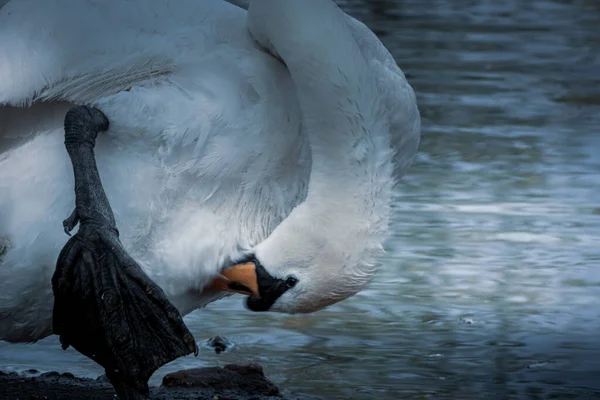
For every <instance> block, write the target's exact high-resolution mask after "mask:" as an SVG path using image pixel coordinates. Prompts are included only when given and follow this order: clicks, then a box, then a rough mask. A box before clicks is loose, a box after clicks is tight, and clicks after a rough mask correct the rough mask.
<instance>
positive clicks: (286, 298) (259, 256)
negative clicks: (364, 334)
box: [221, 202, 381, 314]
mask: <svg viewBox="0 0 600 400" xmlns="http://www.w3.org/2000/svg"><path fill="white" fill-rule="evenodd" d="M309 204H310V202H307V203H305V204H303V205H301V206H299V207H297V208H296V209H295V210H294V211H293V212H292V215H290V216H289V217H288V218H287V219H286V220H284V221H283V222H282V223H281V224H280V225H279V226H278V227H277V229H275V231H274V232H273V233H272V234H271V235H270V236H269V237H268V238H267V239H266V240H265V241H263V242H262V243H260V244H259V245H258V246H257V247H256V248H254V250H253V251H252V253H251V254H250V255H248V256H247V257H246V258H244V259H242V260H239V262H238V263H237V264H235V265H234V266H233V267H231V268H227V269H225V270H224V271H222V275H223V278H224V280H223V281H222V282H221V288H222V289H225V290H231V291H235V292H238V293H243V294H247V295H249V296H248V298H247V300H246V306H247V308H248V309H250V310H252V311H275V312H282V313H290V314H293V313H310V312H314V311H318V310H321V309H323V308H325V307H327V306H329V305H332V304H334V303H337V302H339V301H341V300H344V299H346V298H348V297H350V296H352V295H354V294H356V293H357V292H359V291H360V290H361V289H363V288H364V287H365V285H366V284H367V283H368V282H369V280H370V278H371V277H372V275H373V274H374V272H375V262H374V259H375V257H374V256H376V254H375V253H379V252H380V251H381V246H376V247H377V249H374V248H373V247H372V245H373V241H372V239H373V238H374V237H377V236H379V235H377V234H374V232H368V231H367V230H364V231H363V230H357V225H356V222H357V221H355V220H354V221H351V219H352V218H349V217H348V216H346V220H340V219H339V218H340V216H339V215H338V216H335V217H334V216H332V218H333V219H330V218H328V217H323V218H318V217H315V215H314V210H313V213H312V214H311V216H310V218H308V217H307V215H306V214H305V212H308V210H307V209H308V208H309V207H308V206H309ZM303 206H305V207H303ZM303 214H304V217H306V218H302V215H303ZM315 219H320V220H321V223H320V224H318V225H313V223H314V221H315ZM304 221H305V222H304ZM359 226H360V225H359ZM363 226H364V225H363ZM369 247H370V249H369Z"/></svg>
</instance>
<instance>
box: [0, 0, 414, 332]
mask: <svg viewBox="0 0 600 400" xmlns="http://www.w3.org/2000/svg"><path fill="white" fill-rule="evenodd" d="M264 48H267V49H269V51H270V52H271V53H272V54H275V55H276V56H277V57H273V56H272V55H270V54H268V53H267V52H266V51H264ZM279 57H280V58H281V59H282V60H283V61H284V62H285V64H284V63H282V62H281V61H279V60H278V58H279ZM73 103H92V104H93V105H95V106H96V107H98V108H99V109H100V110H102V111H103V112H104V113H105V114H106V115H107V116H108V118H109V120H110V122H111V126H110V129H109V132H108V133H107V134H105V135H104V136H101V137H99V138H98V143H97V146H96V155H97V160H98V166H99V170H100V174H101V176H102V180H103V183H104V187H105V190H106V193H107V195H108V198H109V200H110V202H111V205H112V207H113V209H114V211H115V214H116V220H117V226H119V229H120V231H121V240H122V242H123V244H124V246H125V247H126V248H127V249H128V250H129V251H130V253H131V255H132V256H133V257H134V258H135V259H136V260H137V261H138V262H139V263H140V264H141V265H142V267H144V268H145V270H146V272H147V273H148V275H149V276H150V277H151V278H152V279H153V280H154V281H156V282H157V283H158V284H159V285H160V286H161V287H162V288H163V290H164V291H165V293H166V294H167V295H168V297H169V298H170V299H171V301H172V302H173V303H174V304H175V305H176V306H177V308H178V309H179V310H180V311H181V312H182V313H183V314H185V313H188V312H190V311H192V310H194V309H195V308H198V307H201V306H203V305H205V304H206V303H208V302H210V301H212V300H214V299H216V298H218V297H219V296H220V295H219V294H217V293H206V292H202V290H203V288H204V287H205V286H206V285H207V283H208V282H209V280H210V279H212V277H214V276H215V274H217V273H218V271H219V270H221V269H222V268H223V267H225V266H227V265H228V264H229V263H231V261H232V260H235V259H238V258H241V257H242V256H243V255H244V254H246V253H247V252H249V251H251V252H252V253H253V254H254V255H255V256H256V258H257V259H259V260H260V262H261V263H262V264H263V265H264V267H265V268H266V270H267V271H269V273H270V274H271V275H273V276H277V277H281V278H283V279H285V277H286V276H289V275H293V276H295V277H297V278H299V283H298V287H297V288H295V289H294V290H290V292H289V294H288V293H286V294H285V295H283V296H281V299H279V300H278V301H277V302H276V303H275V304H274V305H273V308H272V309H273V310H275V311H283V312H309V311H313V310H316V309H318V308H322V307H323V306H325V305H327V304H331V303H333V302H335V301H339V300H340V299H342V298H345V297H348V296H349V295H352V294H354V293H356V292H357V291H358V290H360V288H362V287H363V286H364V285H365V284H366V282H367V281H368V278H369V277H370V276H371V275H372V273H373V272H374V269H375V265H376V257H377V255H378V254H379V253H380V251H381V248H382V247H381V246H382V244H383V241H384V240H385V238H386V236H387V226H388V220H389V213H390V202H391V192H392V185H393V183H394V179H395V178H398V177H399V176H401V174H402V173H404V171H405V170H406V168H407V167H408V166H409V165H410V163H411V161H412V159H413V156H414V154H415V152H416V148H417V145H418V141H419V129H420V127H419V124H420V122H419V121H420V120H419V114H418V111H417V107H416V103H415V97H414V94H413V91H412V89H411V88H410V86H409V85H408V83H407V82H406V80H405V78H404V75H403V74H402V72H401V71H400V70H399V69H398V67H397V66H396V64H395V62H394V60H393V59H392V57H391V56H390V55H389V53H388V52H387V51H386V50H385V48H384V47H383V45H382V44H381V43H380V42H379V41H378V39H377V38H376V37H375V35H374V34H372V33H371V32H370V31H369V30H368V29H367V28H366V27H365V26H364V25H362V24H360V23H359V22H357V21H356V20H354V19H352V18H350V17H348V16H347V15H345V14H344V13H342V12H341V11H340V10H339V9H337V7H335V5H333V3H332V2H330V1H329V0H302V1H295V0H253V1H252V2H251V6H250V10H249V12H248V14H247V13H246V11H245V10H242V9H239V8H237V7H235V6H232V5H230V4H228V3H225V2H223V1H222V0H202V1H197V0H173V1H169V0H150V1H148V0H131V1H127V2H124V1H120V0H110V1H94V0H63V1H61V2H59V4H58V6H57V3H55V2H48V1H45V0H13V1H11V2H9V3H8V4H7V5H5V6H4V7H3V8H2V9H0V104H5V105H10V106H7V107H4V108H0V152H1V153H0V238H4V239H0V245H1V243H2V240H3V241H4V242H6V243H8V246H7V250H5V252H4V255H3V256H0V339H6V340H14V341H27V340H37V339H39V338H41V337H44V336H46V335H48V334H49V333H50V327H51V316H52V314H51V310H52V292H51V287H50V277H51V275H52V272H53V271H54V265H55V262H56V258H57V255H58V252H59V251H60V249H61V247H62V246H63V245H64V243H65V241H66V236H65V235H64V234H63V233H62V225H61V223H62V220H63V219H64V218H65V217H66V216H67V215H68V214H69V212H70V211H71V209H72V208H73V205H74V194H73V186H72V185H73V183H72V172H71V169H70V164H69V160H68V157H67V156H66V152H65V151H64V146H63V132H62V121H63V118H64V114H65V112H66V111H67V110H68V109H69V107H70V106H71V105H72V104H73ZM31 104H33V106H31ZM13 138H17V139H13ZM23 138H24V139H23Z"/></svg>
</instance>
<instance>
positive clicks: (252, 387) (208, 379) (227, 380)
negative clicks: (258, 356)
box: [162, 364, 281, 396]
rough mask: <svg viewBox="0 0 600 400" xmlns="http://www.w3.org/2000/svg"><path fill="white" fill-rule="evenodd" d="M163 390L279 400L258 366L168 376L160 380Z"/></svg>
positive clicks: (179, 372)
mask: <svg viewBox="0 0 600 400" xmlns="http://www.w3.org/2000/svg"><path fill="white" fill-rule="evenodd" d="M162 385H163V386H164V387H168V388H172V387H188V388H205V389H212V390H214V392H215V395H219V393H225V394H229V392H238V393H246V394H247V395H248V396H252V395H257V394H258V395H263V396H281V393H280V392H279V389H278V388H277V386H275V385H274V384H273V383H272V382H271V381H269V380H268V379H267V378H266V377H265V374H264V372H263V369H262V367H261V366H260V365H258V364H250V365H235V364H230V365H226V366H225V368H217V367H208V368H195V369H188V370H184V371H178V372H174V373H172V374H168V375H166V376H165V377H164V378H163V383H162Z"/></svg>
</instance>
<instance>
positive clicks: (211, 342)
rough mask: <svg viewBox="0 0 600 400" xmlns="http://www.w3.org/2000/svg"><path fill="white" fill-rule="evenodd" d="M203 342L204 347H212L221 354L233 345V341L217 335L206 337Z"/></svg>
mask: <svg viewBox="0 0 600 400" xmlns="http://www.w3.org/2000/svg"><path fill="white" fill-rule="evenodd" d="M204 344H205V346H206V347H208V348H211V349H213V350H214V351H215V353H217V354H221V353H222V352H224V351H225V350H228V349H229V348H231V347H232V346H233V343H231V342H230V341H229V340H227V339H226V338H224V337H223V336H219V335H216V336H213V337H211V338H210V339H207V340H206V342H204Z"/></svg>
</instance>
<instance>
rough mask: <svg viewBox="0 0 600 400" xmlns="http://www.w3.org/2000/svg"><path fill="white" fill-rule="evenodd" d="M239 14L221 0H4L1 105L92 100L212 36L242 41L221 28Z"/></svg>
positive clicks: (166, 69) (165, 66)
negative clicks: (209, 31) (209, 27)
mask: <svg viewBox="0 0 600 400" xmlns="http://www.w3.org/2000/svg"><path fill="white" fill-rule="evenodd" d="M244 12H245V11H243V10H242V9H239V8H238V7H235V6H233V5H231V4H228V3H226V2H225V1H223V0H203V1H202V2H197V1H195V0H179V1H177V2H169V1H164V0H130V1H121V0H106V1H99V0H61V1H58V2H55V1H46V0H12V1H9V2H8V3H7V4H6V5H5V6H4V7H2V9H0V104H10V105H17V106H21V105H28V104H31V103H32V102H34V101H40V100H41V101H54V100H67V101H72V102H89V101H93V100H95V99H98V98H100V97H103V96H106V95H109V94H112V93H116V92H119V91H121V90H125V89H127V88H128V87H130V86H131V85H132V84H134V83H136V82H140V81H142V80H147V79H149V78H153V77H160V76H163V75H166V74H169V73H170V72H172V71H173V69H174V66H175V65H176V64H177V62H178V61H179V60H181V59H182V58H185V57H186V54H185V53H186V52H193V51H202V50H203V48H204V47H206V46H209V45H211V43H209V42H210V41H211V39H212V41H213V42H214V41H227V40H239V35H237V34H236V33H237V32H228V31H227V30H226V29H225V27H226V25H227V24H226V22H227V20H228V19H233V18H236V17H239V15H240V13H244ZM206 25H212V28H214V34H213V35H211V36H210V37H207V35H206V34H205V32H206ZM237 25H239V24H237ZM234 31H235V29H234Z"/></svg>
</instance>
